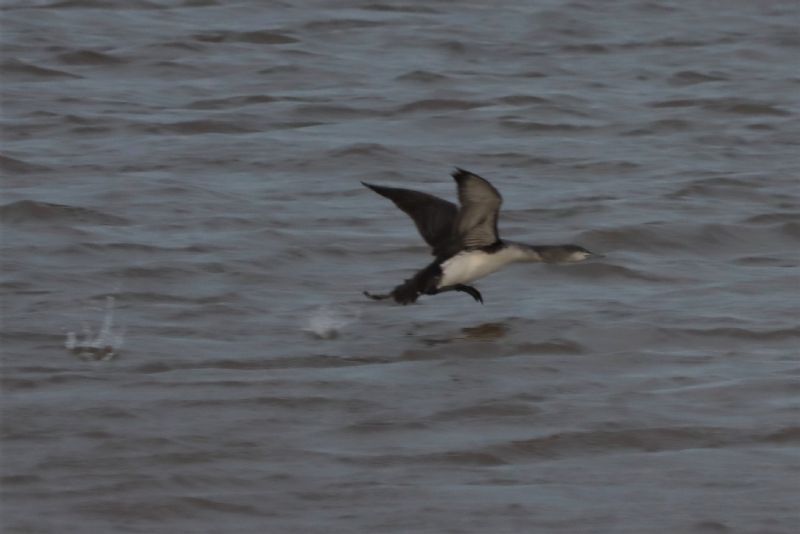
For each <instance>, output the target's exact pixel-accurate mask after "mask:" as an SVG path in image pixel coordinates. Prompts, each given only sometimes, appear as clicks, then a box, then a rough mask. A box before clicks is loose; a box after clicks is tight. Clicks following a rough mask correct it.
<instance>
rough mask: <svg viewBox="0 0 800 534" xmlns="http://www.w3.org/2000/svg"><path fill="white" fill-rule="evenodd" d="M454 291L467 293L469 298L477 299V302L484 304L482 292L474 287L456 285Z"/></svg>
mask: <svg viewBox="0 0 800 534" xmlns="http://www.w3.org/2000/svg"><path fill="white" fill-rule="evenodd" d="M453 290H455V291H461V292H463V293H467V294H469V296H471V297H472V298H474V299H475V302H480V303H481V304H483V296H482V295H481V292H480V291H478V290H477V289H475V288H474V287H472V286H466V285H464V284H456V285H454V286H453Z"/></svg>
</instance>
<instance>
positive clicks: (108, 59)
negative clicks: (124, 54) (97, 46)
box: [57, 50, 124, 66]
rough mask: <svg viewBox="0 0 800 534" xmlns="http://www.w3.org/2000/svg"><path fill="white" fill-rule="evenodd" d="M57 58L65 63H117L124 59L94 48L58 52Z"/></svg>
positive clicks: (106, 64) (105, 64)
mask: <svg viewBox="0 0 800 534" xmlns="http://www.w3.org/2000/svg"><path fill="white" fill-rule="evenodd" d="M57 59H58V60H59V61H60V62H61V63H64V64H65V65H104V66H109V65H118V64H120V63H124V60H122V59H119V58H117V57H114V56H112V55H109V54H104V53H102V52H96V51H94V50H76V51H74V52H65V53H63V54H59V55H58V56H57Z"/></svg>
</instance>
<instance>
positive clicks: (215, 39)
mask: <svg viewBox="0 0 800 534" xmlns="http://www.w3.org/2000/svg"><path fill="white" fill-rule="evenodd" d="M192 37H193V38H194V39H195V40H196V41H200V42H203V43H251V44H291V43H296V42H297V39H295V38H294V37H290V36H289V35H286V34H283V33H280V32H275V31H271V30H260V31H249V32H236V31H215V32H204V33H197V34H195V35H193V36H192Z"/></svg>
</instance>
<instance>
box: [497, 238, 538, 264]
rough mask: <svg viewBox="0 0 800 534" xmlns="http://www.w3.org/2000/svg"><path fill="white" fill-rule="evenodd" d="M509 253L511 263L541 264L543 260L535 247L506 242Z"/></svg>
mask: <svg viewBox="0 0 800 534" xmlns="http://www.w3.org/2000/svg"><path fill="white" fill-rule="evenodd" d="M505 243H506V245H507V246H508V249H509V251H510V252H511V253H512V254H513V258H514V260H513V261H526V262H542V261H544V259H543V258H542V256H541V255H540V254H539V252H538V251H537V248H538V247H537V246H536V245H528V244H525V243H517V242H514V241H506V242H505Z"/></svg>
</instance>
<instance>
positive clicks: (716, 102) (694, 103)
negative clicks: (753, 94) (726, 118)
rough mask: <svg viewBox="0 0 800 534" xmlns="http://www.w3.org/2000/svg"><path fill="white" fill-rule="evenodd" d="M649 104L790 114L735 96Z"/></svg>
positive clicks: (723, 110)
mask: <svg viewBox="0 0 800 534" xmlns="http://www.w3.org/2000/svg"><path fill="white" fill-rule="evenodd" d="M650 106H651V107H654V108H687V107H699V108H702V109H705V110H707V111H716V112H721V113H731V114H737V115H772V116H777V117H787V116H790V115H791V113H790V112H789V111H786V110H785V109H782V108H780V107H778V106H777V105H775V104H772V103H769V102H761V101H757V100H749V99H745V98H737V97H727V98H681V99H669V100H658V101H655V102H651V103H650Z"/></svg>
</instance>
